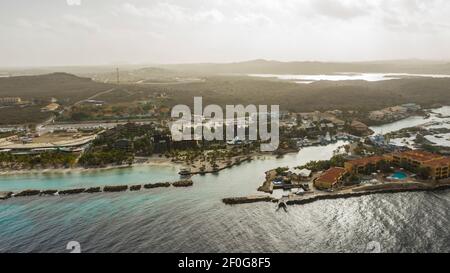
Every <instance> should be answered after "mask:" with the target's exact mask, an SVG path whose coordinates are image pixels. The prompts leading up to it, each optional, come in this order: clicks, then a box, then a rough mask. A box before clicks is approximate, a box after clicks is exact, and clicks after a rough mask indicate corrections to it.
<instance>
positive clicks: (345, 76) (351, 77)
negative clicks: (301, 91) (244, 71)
mask: <svg viewBox="0 0 450 273" xmlns="http://www.w3.org/2000/svg"><path fill="white" fill-rule="evenodd" d="M247 76H250V77H257V78H274V79H278V80H284V81H291V82H295V83H298V84H310V83H314V82H317V81H357V80H362V81H368V82H377V81H386V80H395V79H402V78H408V77H425V78H450V75H444V74H408V73H351V72H350V73H335V74H326V75H296V74H248V75H247Z"/></svg>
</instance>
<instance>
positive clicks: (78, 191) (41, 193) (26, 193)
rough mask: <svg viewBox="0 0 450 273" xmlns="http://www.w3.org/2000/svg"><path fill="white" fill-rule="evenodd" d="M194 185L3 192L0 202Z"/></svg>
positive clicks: (159, 184) (162, 184)
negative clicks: (13, 199) (14, 199)
mask: <svg viewBox="0 0 450 273" xmlns="http://www.w3.org/2000/svg"><path fill="white" fill-rule="evenodd" d="M193 185H194V182H193V181H192V180H180V181H176V182H172V183H170V182H165V183H155V184H145V185H131V186H128V185H116V186H104V187H103V188H102V187H91V188H77V189H67V190H31V189H30V190H23V191H20V192H16V193H14V192H12V191H5V192H0V200H6V199H9V198H12V197H29V196H59V195H75V194H81V193H114V192H126V191H128V190H129V191H133V192H134V191H140V190H141V189H155V188H168V187H170V186H173V187H178V188H179V187H191V186H193Z"/></svg>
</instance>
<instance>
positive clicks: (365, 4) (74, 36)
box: [0, 0, 450, 66]
mask: <svg viewBox="0 0 450 273" xmlns="http://www.w3.org/2000/svg"><path fill="white" fill-rule="evenodd" d="M0 34H1V35H0V66H26V65H33V66H36V65H77V64H79V65H86V64H112V63H185V62H230V61H241V60H250V59H259V58H265V59H276V60H282V61H290V60H322V61H359V60H375V59H404V58H421V59H450V1H448V0H420V1H419V0H251V1H250V0H39V1H36V0H1V1H0Z"/></svg>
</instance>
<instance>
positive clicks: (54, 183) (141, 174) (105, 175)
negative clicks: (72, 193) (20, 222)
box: [0, 165, 179, 191]
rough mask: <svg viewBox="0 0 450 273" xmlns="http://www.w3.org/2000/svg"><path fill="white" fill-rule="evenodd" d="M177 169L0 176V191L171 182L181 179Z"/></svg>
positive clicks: (131, 169) (157, 167)
mask: <svg viewBox="0 0 450 273" xmlns="http://www.w3.org/2000/svg"><path fill="white" fill-rule="evenodd" d="M178 171H179V167H177V166H162V165H161V166H159V165H158V166H156V165H155V166H136V167H129V168H119V169H110V170H88V171H72V172H68V173H31V174H20V175H8V176H0V191H18V190H24V189H40V190H44V189H71V188H78V187H94V186H105V185H124V184H127V185H132V184H147V183H155V182H166V181H167V182H170V181H176V180H178V179H179V175H178Z"/></svg>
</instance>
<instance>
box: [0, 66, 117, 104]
mask: <svg viewBox="0 0 450 273" xmlns="http://www.w3.org/2000/svg"><path fill="white" fill-rule="evenodd" d="M111 87H112V85H107V84H103V83H98V82H94V81H93V80H91V79H89V78H82V77H77V76H74V75H71V74H67V73H52V74H46V75H37V76H19V77H9V78H0V97H12V96H14V97H21V98H23V99H27V100H31V99H38V100H39V99H42V100H48V99H49V98H51V97H54V98H56V99H58V100H59V101H60V102H61V103H63V104H70V103H74V102H76V101H79V100H81V99H84V98H87V97H89V96H92V95H94V94H96V93H98V92H101V91H104V90H107V89H109V88H111Z"/></svg>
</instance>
